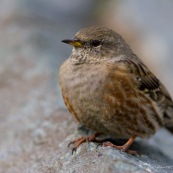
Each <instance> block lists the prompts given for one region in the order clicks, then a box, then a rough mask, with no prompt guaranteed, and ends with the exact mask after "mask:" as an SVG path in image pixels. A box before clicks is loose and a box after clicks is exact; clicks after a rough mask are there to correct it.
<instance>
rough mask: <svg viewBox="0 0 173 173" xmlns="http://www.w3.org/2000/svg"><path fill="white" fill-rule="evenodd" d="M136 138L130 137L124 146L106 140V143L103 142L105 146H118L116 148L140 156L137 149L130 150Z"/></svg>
mask: <svg viewBox="0 0 173 173" xmlns="http://www.w3.org/2000/svg"><path fill="white" fill-rule="evenodd" d="M134 139H135V138H133V137H132V138H130V139H129V140H128V141H127V142H126V143H125V144H124V145H122V146H118V145H114V144H112V143H111V142H104V143H103V146H105V147H108V146H110V147H113V148H116V149H118V150H120V151H123V152H126V153H128V154H130V155H134V156H140V154H139V153H138V152H137V151H134V150H129V147H130V146H131V144H132V143H133V141H134Z"/></svg>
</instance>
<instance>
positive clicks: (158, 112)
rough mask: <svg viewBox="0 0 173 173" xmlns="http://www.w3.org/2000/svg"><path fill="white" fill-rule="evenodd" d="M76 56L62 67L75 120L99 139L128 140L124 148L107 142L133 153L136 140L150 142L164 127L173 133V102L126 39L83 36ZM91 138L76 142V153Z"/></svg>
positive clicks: (94, 30) (93, 30)
mask: <svg viewBox="0 0 173 173" xmlns="http://www.w3.org/2000/svg"><path fill="white" fill-rule="evenodd" d="M63 42H65V43H68V44H71V45H73V50H72V54H71V56H70V58H69V59H67V60H66V61H65V62H64V64H63V65H62V66H61V68H60V73H59V80H60V86H61V89H62V95H63V98H64V102H65V104H66V106H67V108H68V110H69V111H70V113H71V114H72V115H74V116H75V118H76V119H77V120H78V121H79V122H80V123H81V124H83V125H85V126H86V127H88V128H90V129H92V130H94V131H95V132H96V134H95V135H92V136H90V137H89V138H88V140H89V141H92V140H94V139H95V137H96V136H97V135H98V134H100V133H102V134H106V135H111V136H114V137H117V138H125V139H127V138H128V139H129V141H128V142H127V143H126V144H125V145H123V146H116V145H113V144H111V143H110V142H109V143H104V145H105V146H112V147H115V148H118V149H120V150H122V151H126V152H128V153H130V154H136V153H135V152H134V151H131V150H128V148H129V147H130V145H131V144H132V143H133V141H134V139H135V137H150V136H151V135H153V134H154V133H155V132H156V131H157V130H158V129H159V128H161V127H163V126H165V127H167V128H168V129H170V130H171V129H173V102H172V99H171V97H170V95H169V93H168V91H167V90H166V88H165V87H164V85H163V84H162V83H161V82H160V81H159V80H158V79H157V78H156V77H155V76H154V75H153V73H151V71H150V70H149V69H148V68H147V67H146V66H145V65H144V64H143V62H142V61H141V60H140V59H139V58H138V57H137V56H136V55H135V54H134V53H133V52H132V50H131V49H130V48H129V46H128V45H127V43H126V42H125V41H124V40H123V38H122V37H121V36H120V35H119V34H117V33H116V32H114V31H112V30H110V29H107V28H105V27H89V28H84V29H82V30H81V31H79V32H78V33H77V34H76V35H75V38H74V39H73V40H64V41H63ZM86 140H87V139H86V138H84V137H83V138H80V139H77V140H75V141H74V142H73V143H74V149H76V148H77V147H78V146H79V145H80V144H81V143H83V142H85V141H86Z"/></svg>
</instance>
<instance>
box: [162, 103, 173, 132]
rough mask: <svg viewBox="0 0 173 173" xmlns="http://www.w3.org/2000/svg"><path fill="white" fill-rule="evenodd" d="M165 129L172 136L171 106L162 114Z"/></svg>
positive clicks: (172, 118)
mask: <svg viewBox="0 0 173 173" xmlns="http://www.w3.org/2000/svg"><path fill="white" fill-rule="evenodd" d="M164 122H165V127H166V129H168V130H169V131H170V132H171V133H172V134H173V105H170V106H168V107H167V109H166V110H165V112H164Z"/></svg>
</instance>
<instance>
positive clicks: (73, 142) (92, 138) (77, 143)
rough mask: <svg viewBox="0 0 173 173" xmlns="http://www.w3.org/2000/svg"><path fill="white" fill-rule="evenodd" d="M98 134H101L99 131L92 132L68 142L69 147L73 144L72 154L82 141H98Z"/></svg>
mask: <svg viewBox="0 0 173 173" xmlns="http://www.w3.org/2000/svg"><path fill="white" fill-rule="evenodd" d="M98 135H99V133H94V134H92V135H90V136H88V137H80V138H78V139H76V140H74V141H72V142H70V143H69V144H68V147H69V146H70V145H72V144H73V148H72V154H73V153H74V152H75V151H76V150H77V148H78V147H79V146H80V145H81V144H82V143H84V142H92V141H96V139H95V138H96V137H97V136H98Z"/></svg>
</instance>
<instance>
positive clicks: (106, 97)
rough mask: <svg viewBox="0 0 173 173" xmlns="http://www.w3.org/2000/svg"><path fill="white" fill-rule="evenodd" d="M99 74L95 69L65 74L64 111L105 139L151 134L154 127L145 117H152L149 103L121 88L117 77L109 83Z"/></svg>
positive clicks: (63, 83) (124, 85)
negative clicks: (67, 111) (102, 134)
mask: <svg viewBox="0 0 173 173" xmlns="http://www.w3.org/2000/svg"><path fill="white" fill-rule="evenodd" d="M102 70H103V68H102V69H99V67H98V69H97V66H95V67H94V70H91V68H90V69H89V71H87V69H84V70H80V72H79V71H75V72H74V71H71V72H70V71H69V72H68V73H69V74H68V73H66V74H65V75H64V76H63V79H62V80H61V85H62V88H63V89H62V92H63V97H64V101H65V104H66V106H67V108H68V110H69V111H70V112H71V113H72V114H73V115H74V116H75V117H76V119H77V120H78V121H79V122H80V123H81V124H83V125H85V126H87V127H88V128H90V129H92V130H94V131H97V132H101V133H104V134H107V135H113V136H116V137H121V138H128V137H131V136H142V137H146V136H150V135H151V134H153V133H154V132H155V131H156V129H157V128H158V127H157V125H156V124H153V120H152V118H150V120H148V116H151V117H154V116H155V115H154V113H155V110H154V108H152V107H151V105H152V104H151V103H150V100H149V99H147V98H143V97H141V96H140V94H138V93H136V92H135V90H134V89H133V88H129V87H128V85H127V83H128V82H127V81H123V82H124V83H123V84H122V82H120V80H118V76H117V78H116V79H115V78H114V79H112V77H111V76H107V75H106V73H105V74H104V73H102ZM98 74H100V75H98ZM103 74H104V75H105V76H104V75H103ZM126 82H127V83H126ZM134 94H135V98H133V96H134ZM148 114H151V115H148ZM153 119H154V118H153Z"/></svg>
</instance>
